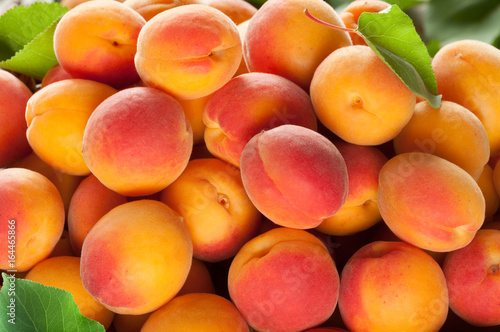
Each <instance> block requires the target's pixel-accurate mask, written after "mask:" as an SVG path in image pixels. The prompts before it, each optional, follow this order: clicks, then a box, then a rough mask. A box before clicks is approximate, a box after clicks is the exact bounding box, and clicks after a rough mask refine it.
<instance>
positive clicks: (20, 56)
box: [0, 2, 68, 79]
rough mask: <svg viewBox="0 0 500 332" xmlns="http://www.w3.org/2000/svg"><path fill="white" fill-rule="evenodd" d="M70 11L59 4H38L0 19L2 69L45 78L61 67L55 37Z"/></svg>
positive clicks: (20, 7) (16, 10)
mask: <svg viewBox="0 0 500 332" xmlns="http://www.w3.org/2000/svg"><path fill="white" fill-rule="evenodd" d="M67 11H68V8H66V7H63V6H61V5H60V4H57V3H41V2H36V3H34V4H32V5H31V6H29V7H24V6H16V7H14V8H12V9H10V10H8V11H7V12H6V13H4V14H3V15H2V16H0V50H1V51H0V67H2V68H6V69H10V70H13V71H16V72H19V73H21V74H25V75H28V76H32V77H35V78H37V79H42V78H43V76H44V75H45V73H46V72H47V71H48V70H49V69H50V67H52V66H54V65H55V64H57V59H56V56H55V53H54V47H53V35H54V30H55V26H56V24H57V21H58V19H59V18H60V17H61V16H62V15H64V13H66V12H67Z"/></svg>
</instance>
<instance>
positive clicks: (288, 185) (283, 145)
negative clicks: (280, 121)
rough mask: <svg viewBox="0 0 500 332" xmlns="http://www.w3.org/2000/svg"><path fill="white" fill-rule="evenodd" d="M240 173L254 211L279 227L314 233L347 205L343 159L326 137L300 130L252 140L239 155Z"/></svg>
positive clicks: (266, 134) (274, 132) (283, 129)
mask: <svg viewBox="0 0 500 332" xmlns="http://www.w3.org/2000/svg"><path fill="white" fill-rule="evenodd" d="M240 169H241V177H242V180H243V185H244V187H245V190H246V191H247V193H248V196H249V197H250V199H251V201H252V202H253V204H254V205H255V207H257V209H258V210H259V211H260V212H261V213H262V214H263V215H264V216H266V217H267V218H269V219H270V220H271V221H272V222H274V223H276V224H278V225H280V226H285V227H292V228H300V229H308V228H314V227H316V226H318V225H319V224H320V223H321V222H322V221H323V220H324V219H325V218H328V217H331V216H332V215H334V214H335V212H337V211H338V210H339V209H340V208H341V207H342V206H343V205H344V203H345V201H346V199H347V194H348V186H349V184H348V176H347V167H346V164H345V161H344V160H343V158H342V155H341V154H340V152H339V151H338V149H337V148H336V147H335V145H334V144H333V143H332V142H331V141H329V140H328V139H327V138H326V137H324V136H322V135H320V134H319V133H317V132H315V131H313V130H311V129H308V128H304V127H301V126H297V125H290V124H287V125H281V126H278V127H275V128H272V129H270V130H268V131H263V132H262V133H260V134H257V135H255V136H254V137H253V138H252V139H251V140H250V141H249V142H248V143H247V145H246V146H245V148H244V149H243V152H242V154H241V167H240ZM291 179H293V181H292V180H291Z"/></svg>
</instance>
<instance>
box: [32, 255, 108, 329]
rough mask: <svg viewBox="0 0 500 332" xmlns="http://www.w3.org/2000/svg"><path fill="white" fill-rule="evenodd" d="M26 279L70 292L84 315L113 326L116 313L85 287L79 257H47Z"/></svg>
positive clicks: (104, 324)
mask: <svg viewBox="0 0 500 332" xmlns="http://www.w3.org/2000/svg"><path fill="white" fill-rule="evenodd" d="M25 279H26V280H31V281H34V282H37V283H40V284H42V285H45V286H50V287H56V288H60V289H63V290H65V291H68V292H70V293H71V295H73V300H74V301H75V303H76V305H77V306H78V309H80V312H81V314H82V315H83V316H85V317H87V318H90V319H93V320H95V321H98V322H99V323H101V324H102V325H103V326H104V328H105V329H107V328H109V327H110V326H111V322H112V321H113V317H114V315H115V314H114V313H113V312H112V311H110V310H108V309H106V308H105V307H104V306H103V305H102V304H100V303H99V302H98V301H96V300H95V299H94V298H93V297H92V295H90V294H89V293H88V292H87V291H86V290H85V288H84V287H83V284H82V279H81V277H80V258H79V257H71V256H60V257H53V258H48V259H45V260H44V261H42V262H40V263H38V264H37V265H35V266H34V267H33V268H32V269H31V270H30V271H29V272H28V274H26V277H25Z"/></svg>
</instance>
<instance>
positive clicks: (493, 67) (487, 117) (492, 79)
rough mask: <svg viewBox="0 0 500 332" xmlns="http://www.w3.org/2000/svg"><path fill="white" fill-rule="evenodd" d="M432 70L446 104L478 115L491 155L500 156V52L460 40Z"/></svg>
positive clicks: (443, 50)
mask: <svg viewBox="0 0 500 332" xmlns="http://www.w3.org/2000/svg"><path fill="white" fill-rule="evenodd" d="M432 68H433V70H434V73H435V75H436V80H437V87H438V93H439V94H442V96H443V100H449V101H452V102H455V103H457V104H460V105H462V106H464V107H465V108H467V109H468V110H470V111H471V112H472V113H474V114H475V115H476V116H477V117H478V118H479V120H481V122H482V124H483V125H484V127H485V129H486V132H487V133H488V139H489V143H490V153H491V155H492V156H496V155H498V154H500V131H499V130H498V127H499V125H500V112H498V100H499V99H500V92H499V91H500V50H499V49H498V48H496V47H494V46H492V45H490V44H488V43H485V42H481V41H477V40H469V39H465V40H459V41H456V42H453V43H449V44H447V45H445V46H443V47H442V48H441V49H440V50H439V51H438V52H437V53H436V55H435V56H434V57H433V59H432Z"/></svg>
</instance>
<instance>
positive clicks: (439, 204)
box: [377, 152, 485, 252]
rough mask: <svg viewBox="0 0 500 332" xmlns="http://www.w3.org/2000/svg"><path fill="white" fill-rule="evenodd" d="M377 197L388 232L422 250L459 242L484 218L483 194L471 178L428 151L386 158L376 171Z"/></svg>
mask: <svg viewBox="0 0 500 332" xmlns="http://www.w3.org/2000/svg"><path fill="white" fill-rule="evenodd" d="M377 197H378V204H379V210H380V214H381V215H382V218H383V220H384V221H385V223H386V224H387V226H389V228H390V229H391V230H392V232H394V234H395V235H396V236H398V237H399V238H400V239H402V240H404V241H406V242H408V243H411V244H413V245H415V246H417V247H420V248H422V249H426V250H431V251H437V252H447V251H452V250H456V249H459V248H462V247H464V246H466V245H467V244H468V243H469V242H470V241H471V240H472V239H473V238H474V235H475V234H476V232H477V230H478V229H479V228H480V227H481V226H482V224H483V222H484V217H485V200H484V197H483V193H482V192H481V189H480V188H479V186H478V184H477V183H476V181H475V180H474V179H473V178H472V177H471V176H470V175H469V174H468V173H467V172H466V171H464V170H463V169H462V168H460V167H459V166H457V165H455V164H453V163H452V162H449V161H447V160H446V159H443V158H441V157H437V156H435V155H432V154H428V153H423V152H410V153H403V154H399V155H397V156H395V157H393V158H391V159H390V160H389V161H388V162H387V163H386V164H385V165H384V166H383V167H382V170H381V171H380V175H379V187H378V195H377ZM464 202H467V203H466V204H464Z"/></svg>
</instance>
